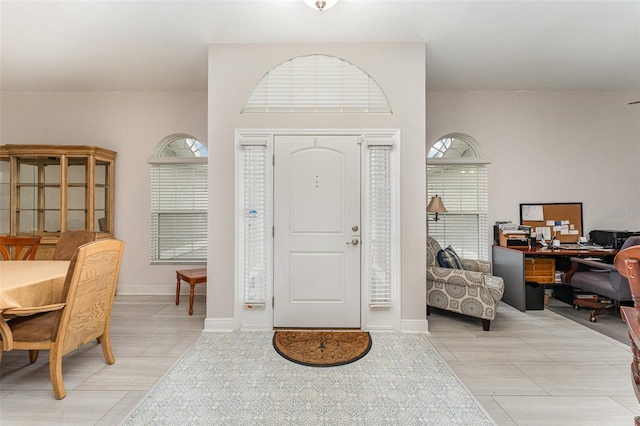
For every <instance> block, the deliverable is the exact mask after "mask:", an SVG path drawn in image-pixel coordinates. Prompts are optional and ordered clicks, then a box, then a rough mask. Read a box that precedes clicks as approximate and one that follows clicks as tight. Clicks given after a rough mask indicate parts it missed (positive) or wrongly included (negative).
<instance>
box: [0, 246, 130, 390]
mask: <svg viewBox="0 0 640 426" xmlns="http://www.w3.org/2000/svg"><path fill="white" fill-rule="evenodd" d="M123 249H124V242H122V241H119V240H115V239H105V240H100V241H94V242H91V243H87V244H85V245H82V246H80V247H79V248H78V249H77V251H76V253H75V254H74V256H73V258H72V259H71V262H70V264H69V269H68V272H67V277H66V280H65V284H64V288H63V291H62V301H61V302H60V303H56V304H53V305H49V306H43V307H34V308H12V309H5V310H4V311H3V315H15V316H16V317H14V318H13V319H11V320H10V321H4V320H2V321H0V336H1V337H2V342H1V343H2V349H3V350H5V351H9V350H14V349H22V350H28V351H29V360H30V361H31V362H32V363H34V362H36V360H37V358H38V351H39V350H41V349H47V350H49V376H50V379H51V385H52V387H53V393H54V396H55V397H56V399H62V398H64V397H65V396H66V391H65V388H64V382H63V379H62V357H63V356H64V355H66V354H68V353H69V352H71V351H73V350H75V349H77V348H79V347H80V346H82V345H84V344H86V343H89V342H92V341H95V340H97V341H99V342H100V344H101V346H102V354H103V355H104V359H105V361H106V362H107V364H113V363H114V362H115V357H114V356H113V351H112V350H111V339H110V334H109V327H110V322H111V308H112V307H113V298H114V296H115V292H116V284H117V281H118V274H119V272H120V264H121V262H122V252H123Z"/></svg>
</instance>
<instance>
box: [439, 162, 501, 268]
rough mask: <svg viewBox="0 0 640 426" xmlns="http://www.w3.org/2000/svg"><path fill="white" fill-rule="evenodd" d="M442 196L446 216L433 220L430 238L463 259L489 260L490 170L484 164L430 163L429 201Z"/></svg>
mask: <svg viewBox="0 0 640 426" xmlns="http://www.w3.org/2000/svg"><path fill="white" fill-rule="evenodd" d="M434 195H439V196H440V197H441V198H442V202H443V204H444V206H445V207H446V208H447V213H445V214H442V215H440V216H439V217H438V219H439V220H438V221H437V222H436V221H434V220H433V216H431V215H429V235H430V236H431V237H433V238H435V239H436V240H438V242H439V243H440V244H441V245H442V246H443V247H446V246H448V245H451V246H452V247H453V248H454V250H455V251H456V252H457V253H458V255H460V256H461V257H467V258H473V259H482V260H487V259H488V258H489V253H488V250H489V249H488V247H489V246H488V236H487V235H488V224H487V211H488V202H487V198H488V197H487V167H486V165H485V164H452V163H448V164H429V163H428V164H427V200H430V199H431V197H432V196H434Z"/></svg>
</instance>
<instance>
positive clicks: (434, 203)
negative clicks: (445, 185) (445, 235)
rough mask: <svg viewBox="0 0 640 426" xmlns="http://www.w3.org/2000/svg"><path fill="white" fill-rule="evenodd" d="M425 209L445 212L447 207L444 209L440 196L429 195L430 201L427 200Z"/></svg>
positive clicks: (430, 211)
mask: <svg viewBox="0 0 640 426" xmlns="http://www.w3.org/2000/svg"><path fill="white" fill-rule="evenodd" d="M427 211H428V212H429V213H446V212H447V209H445V208H444V204H442V198H440V197H438V196H437V195H436V196H434V197H431V201H429V205H428V206H427Z"/></svg>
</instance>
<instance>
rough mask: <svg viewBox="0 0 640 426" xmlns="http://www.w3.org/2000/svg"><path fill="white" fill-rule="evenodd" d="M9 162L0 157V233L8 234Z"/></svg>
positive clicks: (9, 221) (7, 159) (9, 209)
mask: <svg viewBox="0 0 640 426" xmlns="http://www.w3.org/2000/svg"><path fill="white" fill-rule="evenodd" d="M10 174H11V162H10V159H9V157H0V235H9V232H10V226H11V176H10Z"/></svg>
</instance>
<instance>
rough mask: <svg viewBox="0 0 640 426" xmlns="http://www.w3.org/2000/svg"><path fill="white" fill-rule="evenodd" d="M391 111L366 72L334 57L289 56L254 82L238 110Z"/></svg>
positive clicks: (312, 111) (262, 111)
mask: <svg viewBox="0 0 640 426" xmlns="http://www.w3.org/2000/svg"><path fill="white" fill-rule="evenodd" d="M273 112H275V113H292V112H303V113H304V112H306V113H318V112H331V113H336V112H337V113H386V114H390V113H391V107H390V106H389V102H388V101H387V97H386V96H385V94H384V92H383V91H382V89H381V88H380V86H379V85H378V83H377V82H376V81H375V80H374V79H373V78H371V76H370V75H368V74H367V73H366V72H364V71H363V70H362V69H360V68H359V67H357V66H355V65H353V64H351V63H349V62H347V61H345V60H342V59H339V58H336V57H333V56H327V55H309V56H300V57H297V58H293V59H291V60H289V61H287V62H284V63H282V64H280V65H279V66H277V67H276V68H274V69H272V70H271V71H269V73H267V74H266V75H265V76H264V77H263V78H262V79H261V80H260V82H258V84H257V86H256V87H255V89H254V90H253V92H252V93H251V96H250V97H249V100H248V101H247V103H246V104H245V106H244V108H243V109H242V113H273Z"/></svg>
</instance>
